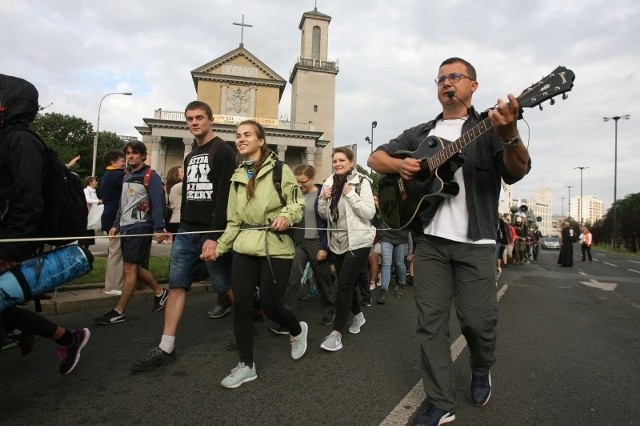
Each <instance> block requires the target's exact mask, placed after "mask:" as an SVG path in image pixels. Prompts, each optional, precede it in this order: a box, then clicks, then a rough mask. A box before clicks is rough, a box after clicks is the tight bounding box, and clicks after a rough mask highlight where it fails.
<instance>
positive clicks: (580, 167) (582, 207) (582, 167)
mask: <svg viewBox="0 0 640 426" xmlns="http://www.w3.org/2000/svg"><path fill="white" fill-rule="evenodd" d="M588 168H589V167H584V166H578V167H574V168H573V170H575V169H580V229H581V230H582V211H583V209H584V205H583V204H582V171H583V170H584V169H588Z"/></svg>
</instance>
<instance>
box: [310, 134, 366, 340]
mask: <svg viewBox="0 0 640 426" xmlns="http://www.w3.org/2000/svg"><path fill="white" fill-rule="evenodd" d="M332 162H333V171H334V174H333V175H331V176H329V178H328V179H327V180H326V181H325V182H324V184H323V187H322V195H321V196H320V200H319V201H318V213H319V214H320V216H322V217H323V218H324V219H326V220H327V228H328V233H329V251H330V252H331V254H332V255H333V261H334V264H335V267H336V273H337V275H338V294H337V297H336V317H335V322H334V324H333V331H332V332H331V334H329V335H328V336H327V337H326V338H325V339H324V341H323V342H322V344H321V345H320V347H321V348H322V349H325V350H327V351H331V352H335V351H338V350H340V349H342V332H343V330H344V328H345V327H346V326H347V322H348V320H349V310H351V313H352V314H353V315H354V316H353V319H352V321H351V324H350V326H349V332H350V333H352V334H357V333H359V332H360V327H362V325H363V324H364V323H365V319H364V315H363V314H362V311H361V310H360V301H359V300H358V293H357V291H356V279H357V278H358V275H359V274H360V272H361V271H362V268H364V267H365V265H366V263H367V259H368V257H369V252H370V251H371V246H372V245H373V239H374V237H375V234H376V229H375V227H374V226H372V225H371V219H373V216H374V214H375V212H376V208H375V205H374V203H373V191H372V190H371V180H370V179H369V178H368V177H367V176H365V175H363V174H361V173H359V172H358V171H357V170H356V168H355V159H354V155H353V151H351V150H350V149H349V148H344V147H340V148H336V149H335V150H334V152H333V157H332Z"/></svg>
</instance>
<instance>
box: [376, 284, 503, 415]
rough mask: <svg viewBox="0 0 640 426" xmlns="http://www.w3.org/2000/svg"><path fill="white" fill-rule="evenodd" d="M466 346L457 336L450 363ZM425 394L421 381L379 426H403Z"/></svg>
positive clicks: (462, 337)
mask: <svg viewBox="0 0 640 426" xmlns="http://www.w3.org/2000/svg"><path fill="white" fill-rule="evenodd" d="M508 287H509V286H508V285H506V284H505V285H503V286H502V287H501V288H500V290H498V302H499V301H500V299H501V298H502V296H504V293H505V292H506V291H507V288H508ZM466 346H467V341H466V340H465V338H464V336H463V335H460V336H458V338H457V339H456V341H455V342H453V344H452V345H451V361H453V362H455V361H456V359H457V358H458V356H460V354H461V353H462V351H463V350H464V348H465V347H466ZM426 397H427V394H425V392H424V387H423V386H422V379H420V381H419V382H418V383H416V385H415V386H414V387H413V388H412V389H411V390H410V391H409V393H408V394H407V395H406V396H405V397H404V398H403V399H402V401H400V403H398V405H396V407H395V408H394V409H393V410H392V411H391V412H390V413H389V415H388V416H387V417H386V418H385V419H384V420H383V421H382V423H380V425H381V426H400V425H402V426H405V425H407V424H408V423H409V419H411V418H412V417H413V416H414V415H415V414H416V412H417V411H418V409H420V406H421V405H422V403H423V402H424V400H425V399H426Z"/></svg>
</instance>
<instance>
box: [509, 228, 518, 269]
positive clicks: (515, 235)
mask: <svg viewBox="0 0 640 426" xmlns="http://www.w3.org/2000/svg"><path fill="white" fill-rule="evenodd" d="M517 239H518V233H517V232H516V227H515V226H513V223H509V245H508V246H507V255H508V256H509V259H508V261H507V264H510V265H511V264H514V263H515V260H513V249H514V247H515V245H516V240H517Z"/></svg>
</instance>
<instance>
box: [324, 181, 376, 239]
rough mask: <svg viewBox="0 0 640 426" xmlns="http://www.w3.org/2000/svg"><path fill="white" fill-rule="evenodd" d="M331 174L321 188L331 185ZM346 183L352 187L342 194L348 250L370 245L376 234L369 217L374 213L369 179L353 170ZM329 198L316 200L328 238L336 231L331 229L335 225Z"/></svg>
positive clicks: (371, 217)
mask: <svg viewBox="0 0 640 426" xmlns="http://www.w3.org/2000/svg"><path fill="white" fill-rule="evenodd" d="M333 176H334V175H331V176H329V177H328V178H327V180H326V181H325V182H324V184H323V185H322V186H323V188H331V187H332V186H333ZM347 184H349V186H350V187H351V189H353V191H350V192H349V194H347V195H344V194H343V195H342V196H341V198H344V199H345V209H346V212H347V231H346V232H347V238H348V241H349V250H350V251H352V250H355V249H359V248H363V247H371V246H372V245H373V240H374V238H375V236H376V228H375V227H374V226H373V225H371V219H373V216H374V215H375V213H376V207H375V204H374V202H373V191H372V189H371V179H370V178H369V177H368V176H365V175H363V174H361V173H359V172H357V171H355V170H354V171H353V172H352V173H351V174H350V175H349V177H348V178H347ZM330 204H331V199H330V198H329V199H323V198H322V196H321V197H320V199H319V200H318V213H319V214H320V216H321V217H322V218H323V219H326V220H327V223H328V227H327V228H328V234H329V240H331V238H332V237H333V236H334V235H332V234H335V233H337V232H345V231H332V230H331V228H332V227H335V225H336V224H335V223H333V222H332V219H331V214H330V207H331V206H330Z"/></svg>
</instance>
